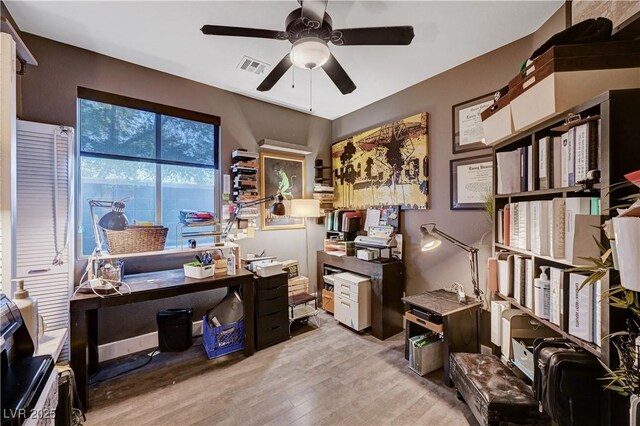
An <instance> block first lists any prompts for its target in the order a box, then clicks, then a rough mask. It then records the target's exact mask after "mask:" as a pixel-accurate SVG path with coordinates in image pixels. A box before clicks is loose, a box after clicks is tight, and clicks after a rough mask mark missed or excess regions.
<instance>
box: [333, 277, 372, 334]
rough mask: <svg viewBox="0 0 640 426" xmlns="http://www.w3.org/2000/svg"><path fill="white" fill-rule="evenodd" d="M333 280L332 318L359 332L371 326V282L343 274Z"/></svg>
mask: <svg viewBox="0 0 640 426" xmlns="http://www.w3.org/2000/svg"><path fill="white" fill-rule="evenodd" d="M333 278H334V286H333V293H334V309H335V312H334V318H335V319H336V320H338V321H339V322H341V323H343V324H345V325H347V326H349V327H351V328H353V329H354V330H357V331H361V330H364V329H365V328H367V327H369V326H370V325H371V280H370V279H369V277H364V276H362V275H356V274H352V273H350V272H343V273H341V274H335V275H333Z"/></svg>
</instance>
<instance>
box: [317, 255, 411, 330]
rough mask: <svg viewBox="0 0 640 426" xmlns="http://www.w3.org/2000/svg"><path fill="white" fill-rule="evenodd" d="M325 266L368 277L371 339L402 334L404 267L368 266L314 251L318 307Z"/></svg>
mask: <svg viewBox="0 0 640 426" xmlns="http://www.w3.org/2000/svg"><path fill="white" fill-rule="evenodd" d="M325 266H333V267H335V268H340V269H342V270H344V271H348V272H354V273H356V274H360V275H364V276H367V277H371V334H372V335H373V336H374V337H376V338H378V339H380V340H384V339H387V338H389V337H391V336H393V335H396V334H398V333H400V332H401V331H402V315H403V312H404V310H403V306H402V294H403V292H404V264H403V263H402V261H399V260H393V261H390V262H384V263H379V262H368V261H366V260H361V259H358V258H357V257H355V256H333V255H331V254H327V253H325V252H324V251H318V280H317V282H316V285H317V293H316V297H317V300H318V306H320V307H321V306H322V288H323V282H324V281H323V278H322V277H323V275H324V267H325Z"/></svg>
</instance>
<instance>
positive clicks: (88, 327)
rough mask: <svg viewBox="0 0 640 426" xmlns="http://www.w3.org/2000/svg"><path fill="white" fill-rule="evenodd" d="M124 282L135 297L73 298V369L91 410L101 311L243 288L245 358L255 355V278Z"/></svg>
mask: <svg viewBox="0 0 640 426" xmlns="http://www.w3.org/2000/svg"><path fill="white" fill-rule="evenodd" d="M123 281H124V282H126V283H127V284H129V286H130V287H131V293H125V294H123V295H118V294H111V295H108V296H105V297H99V296H97V295H95V294H93V293H90V294H80V293H78V294H76V295H75V296H73V297H72V298H71V368H72V369H73V372H74V374H75V378H76V386H77V389H78V396H79V398H80V402H81V403H82V406H83V407H85V410H88V408H89V407H88V405H87V385H88V380H89V374H90V371H89V368H90V366H92V367H94V366H96V365H97V364H98V361H99V360H98V344H97V342H98V311H99V310H100V309H102V308H106V307H111V306H121V305H128V304H132V303H139V302H146V301H148V300H157V299H166V298H169V297H175V296H180V295H182V294H189V293H196V292H200V291H207V290H214V289H217V288H224V287H236V286H242V303H243V305H244V321H245V343H244V354H245V356H251V355H253V352H254V342H253V333H254V315H253V311H254V305H253V274H252V273H251V272H249V271H247V270H245V269H236V275H225V276H218V277H208V278H203V279H195V278H189V277H185V276H184V271H183V270H182V269H173V270H169V271H157V272H148V273H144V274H135V275H125V276H124V278H123Z"/></svg>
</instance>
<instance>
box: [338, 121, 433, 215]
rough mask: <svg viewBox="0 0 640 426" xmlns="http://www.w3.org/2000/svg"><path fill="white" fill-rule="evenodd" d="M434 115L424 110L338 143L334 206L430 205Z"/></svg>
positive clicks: (426, 207) (413, 206) (425, 207)
mask: <svg viewBox="0 0 640 426" xmlns="http://www.w3.org/2000/svg"><path fill="white" fill-rule="evenodd" d="M428 118H429V114H428V113H426V112H423V113H420V114H416V115H413V116H411V117H407V118H405V119H402V120H398V121H395V122H393V123H389V124H385V125H383V126H381V127H378V128H375V129H371V130H367V131H365V132H362V133H359V134H357V135H354V136H351V137H349V138H347V139H344V140H341V141H339V142H336V143H334V144H333V146H332V148H331V161H332V169H333V186H334V203H333V204H334V207H336V208H357V209H362V208H367V207H371V206H381V205H400V206H402V208H403V209H428V208H429V187H430V183H429V126H428Z"/></svg>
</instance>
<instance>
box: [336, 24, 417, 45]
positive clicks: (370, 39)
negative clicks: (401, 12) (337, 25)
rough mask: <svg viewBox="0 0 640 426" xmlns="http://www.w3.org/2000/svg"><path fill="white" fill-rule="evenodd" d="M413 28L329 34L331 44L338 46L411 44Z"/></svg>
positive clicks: (351, 30) (340, 31)
mask: <svg viewBox="0 0 640 426" xmlns="http://www.w3.org/2000/svg"><path fill="white" fill-rule="evenodd" d="M414 35H415V34H414V33H413V27H412V26H410V25H407V26H402V27H373V28H345V29H342V30H334V31H333V32H332V33H331V42H332V43H333V44H335V45H338V46H354V45H396V46H397V45H403V46H406V45H408V44H411V40H413V37H414Z"/></svg>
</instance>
